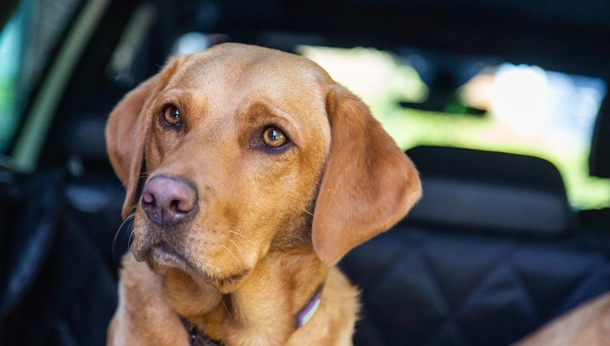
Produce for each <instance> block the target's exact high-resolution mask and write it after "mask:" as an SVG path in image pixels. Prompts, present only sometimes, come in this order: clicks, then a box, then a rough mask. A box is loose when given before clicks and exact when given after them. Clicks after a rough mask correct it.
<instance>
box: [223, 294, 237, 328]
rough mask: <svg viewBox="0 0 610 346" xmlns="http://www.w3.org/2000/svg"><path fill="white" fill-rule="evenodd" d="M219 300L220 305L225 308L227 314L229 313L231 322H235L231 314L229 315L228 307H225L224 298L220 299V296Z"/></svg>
mask: <svg viewBox="0 0 610 346" xmlns="http://www.w3.org/2000/svg"><path fill="white" fill-rule="evenodd" d="M220 301H221V302H222V305H224V306H225V310H227V314H229V318H230V319H231V322H235V321H234V320H233V316H231V311H229V308H228V307H227V304H225V301H224V299H222V297H220Z"/></svg>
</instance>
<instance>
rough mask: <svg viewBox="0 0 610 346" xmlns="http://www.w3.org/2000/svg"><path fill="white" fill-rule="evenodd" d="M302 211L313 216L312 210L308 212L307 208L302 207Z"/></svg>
mask: <svg viewBox="0 0 610 346" xmlns="http://www.w3.org/2000/svg"><path fill="white" fill-rule="evenodd" d="M303 211H304V212H306V213H307V214H309V215H311V216H313V213H312V212H310V211H308V210H307V209H303Z"/></svg>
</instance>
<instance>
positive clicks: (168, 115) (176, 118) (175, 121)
mask: <svg viewBox="0 0 610 346" xmlns="http://www.w3.org/2000/svg"><path fill="white" fill-rule="evenodd" d="M163 118H164V119H165V121H166V122H167V123H168V124H170V125H174V126H176V125H179V124H180V120H181V119H180V111H179V110H178V108H176V107H175V106H169V107H167V108H165V109H164V110H163Z"/></svg>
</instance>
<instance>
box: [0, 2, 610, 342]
mask: <svg viewBox="0 0 610 346" xmlns="http://www.w3.org/2000/svg"><path fill="white" fill-rule="evenodd" d="M609 18H610V5H608V4H606V3H603V2H599V1H595V0H583V1H569V0H561V1H555V2H548V1H543V0H532V1H528V2H523V3H521V2H513V1H505V0H493V1H480V0H459V1H444V0H432V1H419V0H408V1H398V0H387V1H371V0H349V1H348V0H327V1H319V0H307V1H294V0H264V1H259V2H256V4H254V3H252V2H248V1H243V0H226V1H216V0H179V1H170V0H151V1H146V0H142V1H140V0H121V1H119V0H61V1H59V0H58V1H50V0H24V1H6V2H3V4H2V5H0V28H2V29H1V30H2V31H0V60H3V61H5V63H4V64H5V65H6V66H7V67H4V66H3V65H2V62H0V124H2V125H0V150H2V151H0V344H4V345H104V344H105V342H106V329H107V326H108V323H109V321H110V319H111V317H112V315H113V313H114V311H115V309H116V305H117V299H118V294H117V281H118V269H119V268H120V259H121V255H122V254H123V253H125V252H126V251H128V249H129V244H130V227H131V225H130V223H129V222H123V221H122V220H121V208H122V204H123V199H124V195H125V191H124V188H123V187H122V186H121V183H120V182H119V180H118V179H117V178H116V176H115V174H114V172H113V170H112V167H111V166H110V163H109V161H108V156H107V154H106V149H105V138H104V129H105V124H106V119H107V117H108V114H109V113H110V111H111V110H112V108H113V107H114V105H116V103H117V102H118V101H119V100H120V99H121V97H122V96H123V95H125V94H126V93H127V92H128V91H129V90H131V89H132V88H134V87H135V86H137V85H138V84H139V83H141V82H142V81H144V80H146V78H148V77H149V76H151V75H153V74H155V73H156V72H158V71H159V69H160V67H161V66H163V64H164V63H165V61H166V60H167V58H168V57H169V56H171V55H174V54H185V53H188V52H195V51H200V50H203V49H206V48H207V47H210V46H212V45H215V44H218V43H222V42H241V43H247V44H255V45H260V46H265V47H270V48H274V49H279V50H283V51H287V52H291V53H297V54H303V55H305V56H307V57H310V58H312V59H313V60H316V57H318V58H319V60H316V61H318V63H320V64H321V65H322V66H323V67H326V66H325V65H324V63H323V62H324V61H325V60H324V59H326V60H332V59H337V61H338V63H337V62H335V65H332V64H331V65H329V68H328V70H329V72H330V74H331V76H333V77H334V76H335V75H334V74H333V71H338V72H336V73H337V75H340V74H341V73H342V72H341V71H340V69H337V68H336V67H337V66H339V67H342V66H343V67H345V66H346V65H349V62H351V61H352V60H349V59H353V58H352V56H353V55H357V54H360V53H362V52H363V51H364V53H363V54H365V55H366V56H376V57H379V56H382V59H386V60H388V59H389V60H391V61H392V62H391V64H392V66H399V67H396V68H395V67H392V68H391V69H390V70H389V71H390V72H387V71H386V72H383V71H382V72H379V73H380V74H383V73H386V74H387V75H388V76H390V77H391V78H390V77H387V78H386V79H385V80H384V83H385V84H383V85H386V86H387V85H390V84H392V83H395V82H391V83H390V82H388V81H391V80H393V79H392V78H394V76H398V75H399V74H401V73H402V74H408V73H410V74H413V75H416V76H417V78H416V79H415V80H416V81H418V82H417V83H419V84H417V85H419V86H418V87H412V88H411V89H413V90H415V89H417V88H419V89H417V90H420V91H421V90H424V89H425V92H419V94H417V92H412V91H409V92H406V91H404V90H403V89H404V88H407V87H406V86H405V85H406V84H404V83H406V82H401V83H403V84H400V85H401V87H400V88H403V89H400V90H403V91H401V93H402V94H400V95H402V96H398V97H395V98H393V99H392V100H391V102H389V103H387V102H386V103H383V105H381V106H375V105H378V104H381V101H379V100H380V98H379V97H377V98H374V97H372V98H369V99H368V100H369V101H370V100H372V103H371V104H370V105H371V108H372V109H373V113H374V114H375V116H377V117H378V119H379V120H380V122H381V123H382V124H383V125H384V127H386V130H388V132H390V134H392V135H395V139H396V142H397V144H398V145H399V146H400V147H401V148H403V149H405V152H406V154H407V155H408V156H409V157H410V158H411V160H412V161H413V162H414V163H415V165H416V167H417V169H418V171H419V173H420V177H421V180H422V186H423V197H422V199H421V200H420V201H419V203H418V204H417V205H416V206H415V208H414V209H413V210H412V211H411V212H410V213H409V214H408V215H407V217H406V218H405V219H403V220H401V221H400V222H399V223H398V224H397V225H395V226H394V227H393V228H392V229H390V230H389V231H387V232H385V233H383V234H381V235H380V236H377V237H375V238H373V239H372V240H370V241H368V242H366V243H364V244H363V245H361V246H359V247H357V248H355V249H354V250H352V251H351V252H350V253H348V255H347V256H346V257H345V258H343V260H342V261H341V262H340V263H339V266H340V268H341V269H342V271H343V272H344V273H345V274H346V275H347V276H348V277H349V279H350V280H351V281H352V283H353V284H355V285H356V286H357V287H359V289H360V290H361V292H362V293H361V301H362V309H361V313H360V319H359V321H358V322H357V324H356V332H355V335H354V338H353V341H354V344H355V345H509V344H511V343H514V342H516V341H518V340H520V339H521V338H523V337H525V336H526V335H527V334H529V333H531V332H533V331H534V330H536V329H538V328H540V327H541V326H542V325H544V324H545V323H546V322H548V321H550V320H552V319H553V318H555V317H558V316H560V315H561V314H563V313H565V312H567V311H569V310H571V309H573V308H574V307H576V306H578V305H579V304H581V303H583V302H586V301H589V300H591V299H593V298H595V297H597V296H599V295H601V294H603V293H606V292H608V291H610V180H608V179H610V105H609V104H610V100H609V99H610V98H608V97H605V94H606V90H607V87H606V83H608V81H610V48H609V46H608V44H607V39H608V37H610V19H609ZM10 30H12V31H10ZM10 33H12V36H9V34H10ZM6 37H9V38H6ZM11 40H12V41H11ZM6 42H9V43H6ZM11 42H12V43H11ZM316 47H320V48H316ZM322 47H330V48H332V49H331V50H332V51H335V52H339V53H337V54H338V55H341V54H343V55H349V57H348V60H340V59H339V58H337V57H336V56H335V55H328V53H324V52H328V50H326V48H322ZM359 47H364V48H359ZM308 52H309V53H308ZM345 52H348V53H345ZM354 52H356V53H354ZM359 52H360V53H359ZM371 52H372V53H371ZM323 53H324V54H326V55H324V54H323ZM316 54H317V55H316ZM367 54H368V55H367ZM389 56H390V57H391V58H387V57H389ZM329 57H330V58H329ZM346 61H347V62H348V63H346ZM375 61H378V60H375ZM384 61H385V60H384ZM507 63H510V64H512V65H511V66H512V67H507V66H508V65H506V64H507ZM11 64H12V65H11ZM355 65H356V68H360V69H363V70H367V71H368V72H370V71H372V72H370V73H371V74H373V73H375V71H379V70H376V69H375V68H374V67H370V66H373V65H358V64H355ZM378 65H379V64H378ZM378 65H375V66H378ZM333 66H335V67H334V68H335V69H334V70H333ZM362 66H364V67H362ZM367 66H369V67H367ZM384 66H386V65H384ZM388 66H389V65H388ZM523 66H530V67H531V66H534V67H535V68H533V69H529V70H527V71H525V67H523ZM521 67H523V68H522V69H521V70H519V68H521ZM510 68H513V70H518V71H517V72H518V73H522V74H528V73H529V74H531V75H533V76H534V77H535V78H538V77H536V76H540V75H541V74H544V72H540V71H557V73H555V74H553V73H554V72H553V73H552V72H548V73H546V74H544V75H545V76H548V78H547V79H545V80H544V83H545V84H544V85H545V86H546V85H551V84H550V83H551V80H553V78H555V79H554V80H558V78H559V77H557V76H558V75H559V74H558V73H559V72H561V73H562V74H566V75H568V76H573V77H569V78H571V79H569V80H570V81H572V82H570V83H572V84H571V85H573V86H572V87H571V88H572V89H570V90H577V91H578V92H579V93H581V92H582V93H581V94H582V95H584V96H582V98H583V100H589V101H587V102H589V103H586V102H585V103H582V105H581V106H582V108H583V109H584V108H586V107H589V106H590V105H591V104H593V105H594V106H590V107H589V108H591V107H592V108H591V109H592V110H589V111H588V113H587V114H592V115H591V116H588V117H587V118H586V119H588V120H587V121H588V122H587V124H586V125H582V126H581V125H578V124H580V123H569V124H568V125H566V126H565V127H566V128H568V129H570V128H576V127H578V126H580V127H582V128H584V129H585V130H586V131H585V132H586V135H585V136H584V137H583V138H584V139H583V143H584V144H583V145H582V150H581V151H582V153H583V154H582V155H580V156H579V158H578V160H580V161H578V162H580V163H582V166H583V167H584V168H583V169H584V171H585V173H583V175H586V177H585V178H579V179H581V180H587V181H589V180H591V181H592V183H591V184H592V185H591V186H592V187H581V185H578V184H577V183H574V182H573V181H575V179H572V178H569V179H568V178H566V177H568V176H569V175H568V174H567V173H566V172H571V170H572V169H573V168H574V167H573V166H575V165H576V164H573V162H577V161H561V159H560V160H559V161H555V160H554V159H553V157H554V156H546V157H545V156H544V155H538V154H537V153H540V151H538V152H536V151H531V152H524V151H521V150H511V148H512V147H510V146H505V147H502V148H499V147H497V146H495V147H494V145H487V144H486V145H480V146H477V145H472V143H473V141H472V139H471V138H473V137H475V136H474V135H472V134H471V132H468V131H469V130H467V129H466V130H464V131H465V132H463V134H453V132H457V131H459V128H457V127H455V128H454V127H449V125H447V124H453V123H457V122H459V123H469V124H470V123H476V124H479V123H481V124H483V125H481V126H491V125H489V124H490V121H491V120H489V119H491V117H492V115H490V114H492V113H494V109H493V107H492V106H489V107H477V105H476V104H475V103H474V102H473V103H471V104H464V102H461V101H456V99H457V97H458V96H456V95H458V94H459V93H462V94H463V92H464V90H466V89H465V87H464V85H468V84H466V83H470V82H469V81H474V80H475V77H476V76H479V77H481V79H477V80H484V78H486V76H490V75H491V76H493V75H494V74H495V78H496V81H498V80H499V79H500V77H499V76H500V72H499V71H502V69H505V70H506V69H510ZM490 69H491V71H492V72H489V71H490ZM542 69H544V70H542ZM350 71H351V70H350ZM405 71H406V72H405ZM523 71H525V72H523ZM350 73H351V72H349V71H348V72H343V74H344V75H345V74H347V75H349V74H350ZM490 73H491V74H490ZM552 76H555V77H553V78H551V77H552ZM562 76H564V75H562ZM396 78H397V77H396ZM507 78H508V77H507ZM535 78H534V79H531V80H532V81H533V82H531V85H534V84H535V83H538V82H537V81H538V80H539V79H535ZM545 78H546V77H545ZM348 79H349V78H348ZM559 79H561V80H562V81H565V80H568V77H561V78H559ZM360 83H361V84H365V86H366V84H372V82H368V81H360ZM413 83H415V82H413ZM413 85H415V84H413ZM471 85H474V84H471ZM598 85H601V86H598ZM580 86H582V87H580ZM348 87H349V88H354V91H355V92H356V93H358V90H360V89H358V88H359V86H358V85H354V86H351V85H348ZM422 88H423V89H422ZM579 88H580V89H579ZM411 89H409V90H411ZM362 90H364V89H362ZM388 90H394V89H391V88H390V89H388V88H385V87H384V88H382V92H381V94H384V93H385V94H386V95H387V94H388V93H390V92H388ZM511 90H512V89H511ZM531 90H534V89H531ZM531 90H530V89H527V90H525V92H523V93H519V90H518V91H516V92H515V93H516V94H518V95H522V94H523V95H524V96H522V97H523V98H527V96H528V93H529V94H534V93H535V91H531ZM545 90H547V89H545ZM548 90H551V89H548ZM591 90H593V91H591ZM391 92H395V91H391ZM586 92H589V94H587V93H586ZM406 94H409V95H415V94H417V95H420V94H421V95H424V96H421V95H420V96H417V95H415V96H404V95H406ZM581 94H579V95H581ZM545 95H546V94H545ZM562 95H563V94H562ZM562 95H559V96H558V98H560V99H562V98H565V96H562ZM587 95H594V96H595V95H597V96H595V97H589V96H587ZM545 97H547V96H545ZM549 97H550V96H549ZM587 97H588V98H587ZM596 97H597V98H596ZM492 98H493V97H492ZM365 99H366V98H365ZM384 100H385V99H384ZM590 100H593V101H590ZM509 101H510V102H508V103H509V104H510V103H512V102H513V101H514V99H509ZM384 102H385V101H384ZM583 102H584V101H583ZM581 106H579V107H581ZM585 106H586V107H585ZM536 107H538V106H537V104H527V105H525V106H522V107H521V108H519V107H517V108H515V109H517V110H518V111H519V112H522V113H523V114H525V115H526V116H525V117H523V118H522V119H525V120H523V122H522V123H521V125H523V124H526V125H527V124H529V125H530V127H532V126H534V125H532V124H534V123H535V122H536V121H538V120H537V118H536V117H534V116H533V115H532V114H535V112H534V111H533V109H537V108H536ZM568 108H569V107H568ZM589 108H586V109H589ZM549 109H550V111H549V112H550V113H552V111H553V110H556V108H552V107H551V108H549ZM570 109H572V108H570ZM579 109H580V108H579ZM384 111H385V112H384ZM574 112H576V111H574ZM398 113H400V114H403V113H408V114H415V115H413V116H412V117H411V118H405V117H403V118H400V117H397V116H396V115H395V114H398ZM496 113H498V116H499V115H500V113H501V111H500V110H499V108H497V109H496ZM558 113H561V114H564V112H563V111H561V112H560V111H558ZM566 117H567V115H566ZM405 119H407V120H405ZM418 119H419V120H418ZM421 119H424V120H421ZM429 119H432V120H431V121H430V122H428V120H429ZM498 119H499V118H498ZM579 119H580V118H579ZM507 121H508V120H507ZM541 121H542V120H541ZM545 121H546V120H545ZM424 122H425V124H424ZM507 123H508V122H507ZM418 124H423V125H421V126H418ZM548 124H550V123H548V122H547V123H540V124H538V125H536V126H538V128H544V127H548V126H550V125H548ZM570 124H571V125H570ZM574 124H577V125H574ZM526 125H523V126H526ZM451 126H452V125H451ZM474 126H479V125H474ZM530 127H527V128H528V129H529V128H530ZM580 127H579V128H580ZM447 128H448V129H449V130H447ZM524 128H525V127H524ZM456 129H457V130H456ZM424 130H425V131H424ZM443 131H444V132H443ZM524 131H525V130H524ZM566 131H567V130H566ZM448 132H451V133H448ZM431 133H432V135H431ZM458 135H459V136H463V137H464V138H467V139H466V140H461V141H457V140H456V141H453V140H452V138H458V137H456V136H458ZM501 136H503V132H491V131H490V132H489V134H488V137H491V138H492V139H495V138H498V137H501ZM513 137H515V136H513ZM516 137H519V136H516ZM415 138H418V139H417V140H415ZM459 138H462V137H459ZM469 138H470V139H469ZM477 138H478V137H477ZM520 138H526V139H527V140H529V141H530V142H531V143H534V142H535V141H534V139H532V138H533V137H531V136H530V137H528V135H527V134H526V135H522V136H521V137H520ZM565 138H567V137H565ZM565 138H564V137H561V138H560V139H559V140H557V141H558V142H564V144H565V143H568V144H567V145H565V146H564V147H561V148H560V149H558V150H557V153H555V154H554V155H556V156H561V155H562V153H563V152H565V153H568V151H570V150H571V149H572V148H569V146H570V143H572V142H569V141H568V140H567V139H565ZM528 143H529V142H528ZM535 143H538V142H535ZM545 143H546V142H545ZM579 143H580V142H579ZM515 147H516V146H515ZM495 148H498V150H494V149H495ZM566 148H567V149H566ZM579 148H580V147H579ZM579 150H580V149H579ZM570 152H571V151H570ZM566 155H567V154H566ZM558 162H559V163H558ZM565 162H568V163H565ZM585 192H586V194H585ZM578 193H581V195H577V194H578ZM574 196H577V197H574ZM578 196H580V197H578ZM583 196H584V197H583ZM590 196H593V197H590ZM587 198H590V199H587Z"/></svg>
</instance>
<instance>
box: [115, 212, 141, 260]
mask: <svg viewBox="0 0 610 346" xmlns="http://www.w3.org/2000/svg"><path fill="white" fill-rule="evenodd" d="M135 216H136V213H131V214H130V215H129V216H128V217H127V218H125V220H124V221H123V222H122V223H121V225H120V226H119V229H118V230H117V231H116V232H115V233H114V239H113V240H112V257H113V258H114V256H116V253H115V250H116V242H117V239H118V238H119V233H121V230H122V229H123V226H124V225H125V224H126V223H127V222H130V221H133V218H134V217H135ZM132 226H133V224H132Z"/></svg>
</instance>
